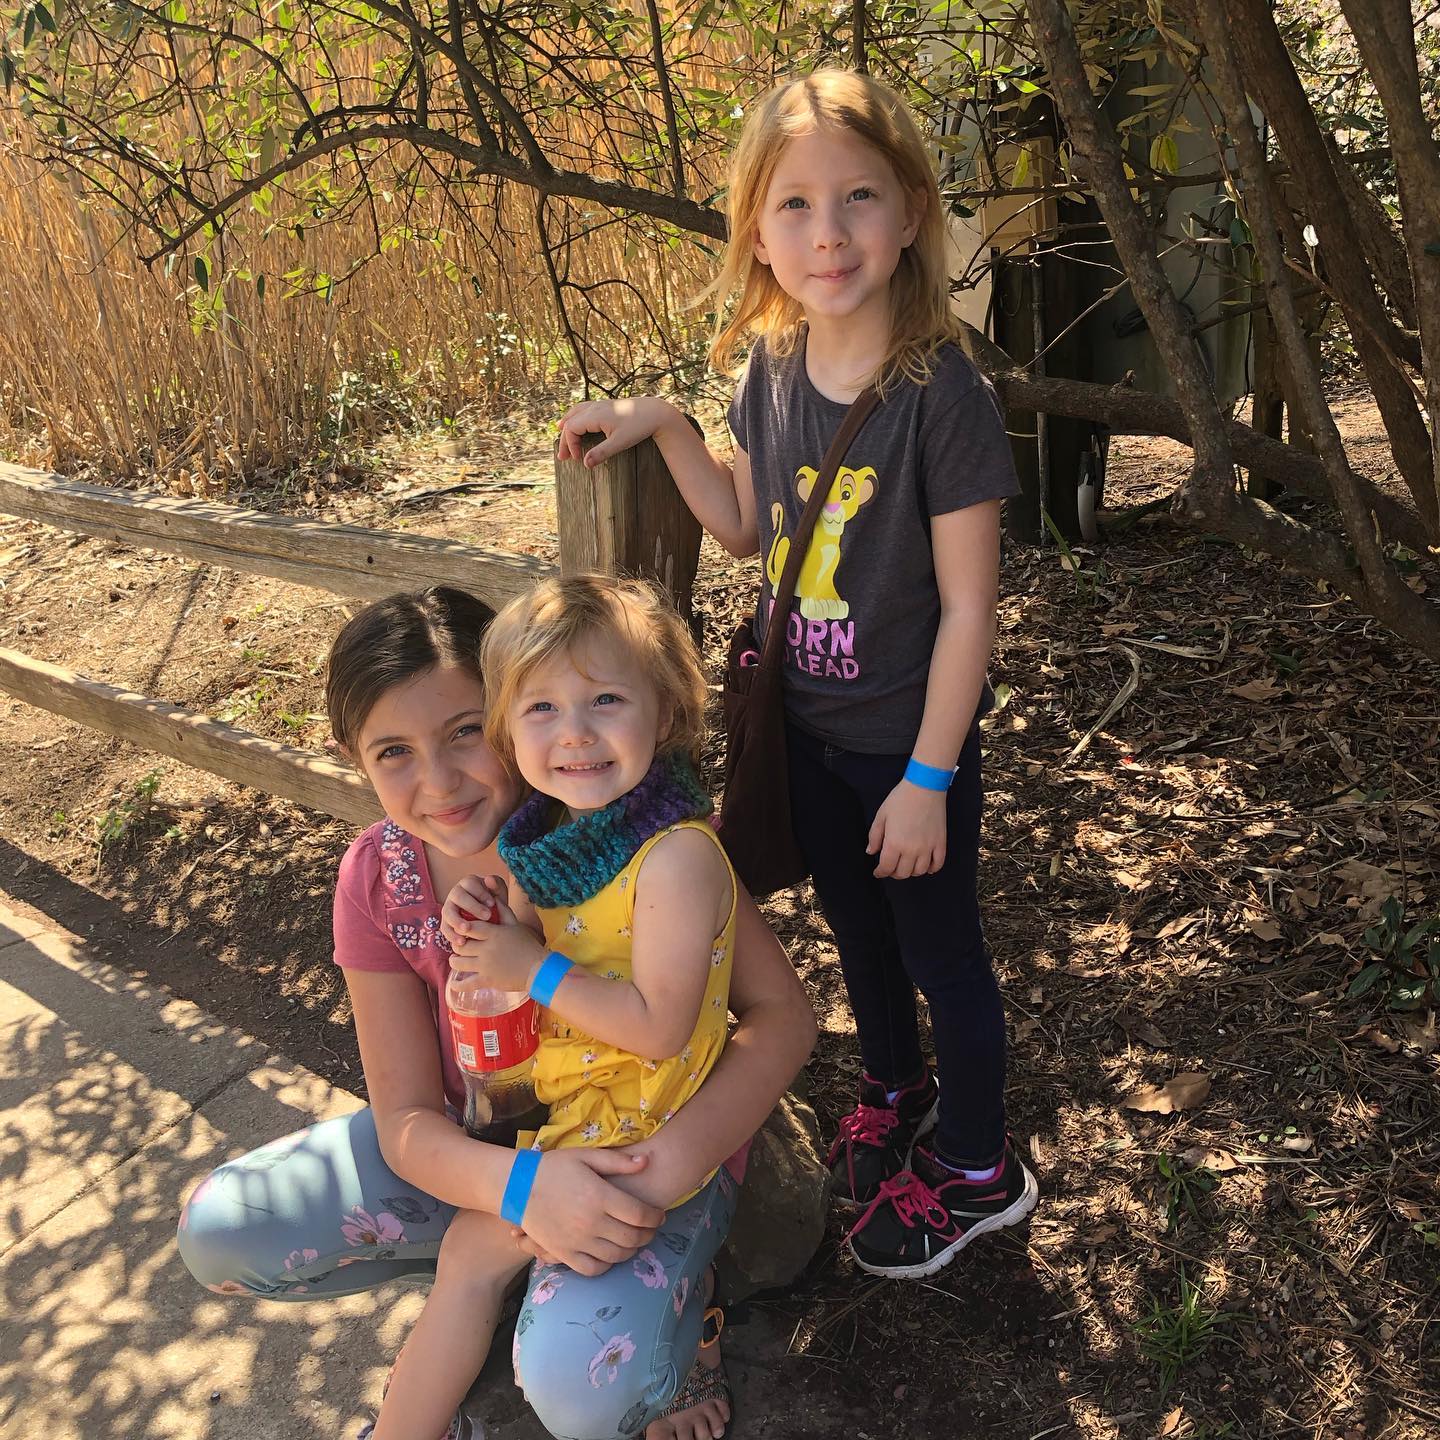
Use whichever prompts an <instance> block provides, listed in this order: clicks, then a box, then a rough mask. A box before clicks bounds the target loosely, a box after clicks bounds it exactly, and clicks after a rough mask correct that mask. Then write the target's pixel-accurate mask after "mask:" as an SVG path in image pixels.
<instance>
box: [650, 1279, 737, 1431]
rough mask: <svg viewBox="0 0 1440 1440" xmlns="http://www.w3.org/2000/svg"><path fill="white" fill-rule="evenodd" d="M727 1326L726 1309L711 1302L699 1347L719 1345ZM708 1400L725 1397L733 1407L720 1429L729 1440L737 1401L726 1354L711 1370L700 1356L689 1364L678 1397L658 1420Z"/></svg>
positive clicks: (727, 1402) (705, 1348)
mask: <svg viewBox="0 0 1440 1440" xmlns="http://www.w3.org/2000/svg"><path fill="white" fill-rule="evenodd" d="M724 1328H725V1312H724V1311H723V1310H722V1309H721V1308H720V1307H719V1306H718V1305H711V1306H710V1307H709V1308H708V1309H707V1310H706V1311H705V1318H704V1320H703V1321H702V1322H701V1329H700V1348H701V1349H702V1350H708V1349H709V1348H710V1347H711V1346H712V1345H714V1344H716V1343H717V1342H718V1341H719V1339H720V1332H721V1331H722V1330H724ZM707 1400H723V1401H724V1402H725V1403H726V1405H728V1406H729V1407H730V1418H729V1419H728V1420H727V1421H726V1422H725V1428H724V1430H722V1431H721V1432H720V1440H726V1437H727V1436H728V1435H729V1434H730V1427H731V1426H732V1425H733V1424H734V1423H735V1400H734V1397H733V1396H732V1395H731V1393H730V1377H729V1376H728V1375H727V1374H726V1373H725V1358H724V1356H721V1358H720V1363H719V1364H718V1365H717V1366H715V1368H714V1369H713V1370H712V1369H711V1368H710V1366H708V1365H705V1364H703V1363H702V1362H701V1360H700V1357H699V1356H698V1355H697V1356H696V1357H695V1363H694V1364H693V1365H692V1366H691V1367H690V1373H689V1374H688V1375H687V1376H686V1377H685V1381H684V1383H683V1384H682V1385H681V1386H680V1388H679V1390H677V1391H676V1392H675V1398H674V1399H673V1400H672V1401H671V1402H670V1403H669V1405H667V1406H666V1407H665V1409H663V1410H662V1411H661V1412H660V1413H659V1414H658V1415H657V1416H655V1419H656V1420H664V1419H666V1418H667V1417H668V1416H671V1415H678V1414H679V1413H680V1412H681V1411H682V1410H691V1409H693V1408H694V1407H695V1406H696V1405H703V1404H704V1403H705V1402H706V1401H707ZM652 1423H653V1422H652Z"/></svg>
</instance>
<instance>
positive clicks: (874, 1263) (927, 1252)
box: [849, 1136, 1040, 1280]
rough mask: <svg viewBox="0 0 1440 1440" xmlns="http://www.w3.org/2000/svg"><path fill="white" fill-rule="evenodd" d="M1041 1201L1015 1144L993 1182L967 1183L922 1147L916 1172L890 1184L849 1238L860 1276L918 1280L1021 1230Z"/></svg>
mask: <svg viewBox="0 0 1440 1440" xmlns="http://www.w3.org/2000/svg"><path fill="white" fill-rule="evenodd" d="M1039 1198H1040V1188H1039V1186H1037V1185H1036V1183H1035V1177H1034V1176H1033V1175H1032V1174H1031V1173H1030V1172H1029V1171H1028V1170H1027V1169H1026V1168H1025V1166H1024V1165H1023V1164H1022V1163H1021V1160H1020V1157H1019V1156H1018V1155H1017V1154H1016V1153H1015V1149H1014V1146H1013V1144H1012V1143H1011V1141H1010V1139H1009V1137H1008V1136H1007V1137H1006V1140H1005V1153H1004V1155H1003V1156H1002V1157H1001V1160H1000V1168H999V1170H998V1171H996V1173H995V1174H994V1176H992V1177H991V1178H990V1179H989V1180H967V1179H966V1178H965V1177H964V1176H963V1175H957V1174H956V1173H955V1172H954V1171H953V1170H948V1169H946V1168H945V1166H943V1165H941V1164H940V1163H939V1161H937V1160H936V1159H935V1157H934V1156H933V1155H932V1154H931V1153H930V1151H928V1150H926V1149H925V1148H924V1147H923V1146H917V1147H916V1150H915V1156H914V1159H913V1160H912V1161H911V1168H910V1169H909V1170H906V1171H903V1172H902V1173H901V1174H899V1175H896V1176H895V1177H894V1179H892V1180H887V1181H886V1182H885V1183H884V1184H883V1185H882V1186H881V1187H880V1193H879V1194H878V1195H877V1196H876V1197H875V1199H874V1200H873V1201H872V1202H871V1203H870V1205H869V1207H868V1208H867V1209H866V1211H865V1213H864V1214H863V1215H862V1216H861V1217H860V1219H859V1220H858V1221H857V1222H856V1225H855V1228H854V1229H853V1230H852V1231H851V1232H850V1236H849V1245H850V1253H851V1254H852V1255H854V1257H855V1261H856V1263H857V1264H858V1265H859V1266H860V1268H861V1269H862V1270H868V1271H869V1272H870V1273H871V1274H872V1275H890V1276H893V1277H894V1278H895V1279H900V1280H905V1279H918V1278H919V1277H920V1276H922V1275H933V1274H935V1272H936V1271H937V1270H940V1269H942V1268H943V1267H944V1266H946V1265H948V1264H949V1263H950V1262H951V1261H952V1260H953V1259H954V1258H955V1257H956V1256H957V1255H958V1254H959V1253H960V1252H961V1251H962V1250H963V1249H964V1248H965V1247H966V1246H967V1245H968V1244H969V1243H970V1242H971V1241H972V1240H973V1239H975V1237H976V1236H977V1235H984V1234H985V1233H986V1232H987V1231H990V1230H999V1229H1002V1228H1003V1227H1004V1226H1006V1225H1015V1224H1018V1223H1019V1222H1020V1221H1021V1220H1023V1219H1024V1218H1025V1216H1027V1215H1028V1214H1029V1213H1030V1212H1031V1211H1032V1210H1033V1209H1034V1208H1035V1202H1036V1201H1037V1200H1038V1199H1039Z"/></svg>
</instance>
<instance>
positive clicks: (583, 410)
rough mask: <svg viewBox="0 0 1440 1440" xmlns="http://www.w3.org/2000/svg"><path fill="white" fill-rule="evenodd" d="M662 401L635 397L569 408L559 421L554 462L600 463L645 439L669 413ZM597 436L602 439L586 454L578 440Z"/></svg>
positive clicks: (587, 464)
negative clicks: (602, 437)
mask: <svg viewBox="0 0 1440 1440" xmlns="http://www.w3.org/2000/svg"><path fill="white" fill-rule="evenodd" d="M672 411H673V407H672V406H670V405H669V404H667V403H666V402H665V401H664V400H659V399H656V398H655V397H653V396H649V395H639V396H635V397H633V398H629V399H624V400H587V401H585V402H584V403H583V404H580V405H572V406H571V407H570V409H569V410H567V411H566V412H565V414H564V415H563V416H562V417H561V420H560V443H559V445H558V446H556V449H555V458H556V459H557V460H581V461H583V462H584V463H585V465H586V466H587V467H590V466H595V465H598V464H600V462H601V461H602V460H608V459H609V458H610V457H611V456H612V455H618V454H619V453H620V452H621V451H622V450H629V449H630V448H631V447H632V446H634V445H638V444H639V443H640V442H641V441H642V440H648V439H649V438H650V437H651V436H652V435H653V434H654V433H655V432H656V431H657V430H658V429H660V427H661V426H662V425H663V424H664V423H665V421H666V419H667V418H668V417H669V415H670V413H672ZM596 433H599V434H601V435H603V436H604V437H605V438H604V439H603V440H602V441H601V442H600V443H599V444H598V445H596V446H594V447H592V448H591V449H590V450H589V451H588V452H587V451H585V450H584V449H583V448H582V446H581V444H580V440H581V437H582V436H584V435H593V434H596Z"/></svg>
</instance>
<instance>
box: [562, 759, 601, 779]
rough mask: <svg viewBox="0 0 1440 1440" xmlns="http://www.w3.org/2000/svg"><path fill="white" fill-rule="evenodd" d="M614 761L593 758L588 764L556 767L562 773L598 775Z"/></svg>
mask: <svg viewBox="0 0 1440 1440" xmlns="http://www.w3.org/2000/svg"><path fill="white" fill-rule="evenodd" d="M614 763H615V762H614V761H613V760H592V761H590V762H589V764H586V765H557V766H556V767H555V768H556V769H557V770H558V771H559V772H560V773H561V774H562V775H598V774H599V773H600V772H601V771H602V770H608V769H609V768H610V767H611V765H613V764H614Z"/></svg>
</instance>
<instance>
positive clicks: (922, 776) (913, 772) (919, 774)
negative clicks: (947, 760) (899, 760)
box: [905, 759, 955, 790]
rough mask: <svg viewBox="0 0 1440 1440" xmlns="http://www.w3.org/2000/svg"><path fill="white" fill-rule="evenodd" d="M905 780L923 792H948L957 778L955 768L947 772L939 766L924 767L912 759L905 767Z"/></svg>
mask: <svg viewBox="0 0 1440 1440" xmlns="http://www.w3.org/2000/svg"><path fill="white" fill-rule="evenodd" d="M905 778H906V779H907V780H908V781H909V782H910V783H911V784H912V785H918V786H919V787H920V788H921V789H922V790H948V789H949V788H950V782H951V781H952V780H953V779H954V778H955V767H953V766H952V767H951V768H950V769H949V770H946V769H943V768H942V767H941V766H939V765H923V764H921V762H920V761H919V760H914V759H912V760H911V761H910V763H909V764H908V765H907V766H906V767H905Z"/></svg>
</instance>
